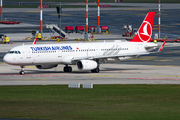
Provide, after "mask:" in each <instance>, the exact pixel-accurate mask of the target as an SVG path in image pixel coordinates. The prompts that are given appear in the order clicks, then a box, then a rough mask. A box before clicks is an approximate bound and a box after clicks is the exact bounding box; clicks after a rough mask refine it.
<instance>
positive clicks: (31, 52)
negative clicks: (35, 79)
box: [3, 12, 165, 74]
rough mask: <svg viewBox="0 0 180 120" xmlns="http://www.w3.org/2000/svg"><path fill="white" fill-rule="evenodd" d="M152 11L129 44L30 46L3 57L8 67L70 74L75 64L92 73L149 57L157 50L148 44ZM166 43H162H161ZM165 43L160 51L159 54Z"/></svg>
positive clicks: (119, 42) (100, 43)
mask: <svg viewBox="0 0 180 120" xmlns="http://www.w3.org/2000/svg"><path fill="white" fill-rule="evenodd" d="M154 16H155V12H149V13H148V14H147V16H146V17H145V19H144V21H143V23H142V25H141V26H140V28H139V30H138V32H137V34H136V36H135V37H134V38H133V39H132V40H131V41H129V42H121V41H114V42H96V43H65V44H32V45H21V46H17V47H14V48H12V49H11V50H10V51H9V52H8V53H7V54H6V55H5V56H4V58H3V60H4V62H5V63H7V64H10V65H18V66H20V67H21V71H20V74H24V73H25V72H24V66H26V65H35V66H36V67H37V68H38V69H51V68H54V67H57V66H58V64H64V65H65V67H64V72H71V71H72V67H71V66H69V65H76V66H77V68H78V69H79V70H91V72H92V73H99V71H100V70H99V64H100V63H104V62H107V61H108V60H110V61H111V60H118V61H121V60H127V59H130V58H132V57H137V56H139V55H144V54H149V53H150V51H151V50H153V49H155V48H157V47H158V45H157V44H155V43H153V42H150V39H151V35H152V29H153V22H154ZM164 44H165V42H164ZM164 44H163V45H162V47H161V48H160V49H159V51H162V48H163V47H164Z"/></svg>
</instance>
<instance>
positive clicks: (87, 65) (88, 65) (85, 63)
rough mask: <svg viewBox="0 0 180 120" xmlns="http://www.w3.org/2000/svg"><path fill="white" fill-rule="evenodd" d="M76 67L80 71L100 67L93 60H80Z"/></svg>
mask: <svg viewBox="0 0 180 120" xmlns="http://www.w3.org/2000/svg"><path fill="white" fill-rule="evenodd" d="M76 66H77V68H78V69H79V70H93V69H95V68H97V67H98V63H97V62H96V61H93V60H80V61H78V62H77V63H76Z"/></svg>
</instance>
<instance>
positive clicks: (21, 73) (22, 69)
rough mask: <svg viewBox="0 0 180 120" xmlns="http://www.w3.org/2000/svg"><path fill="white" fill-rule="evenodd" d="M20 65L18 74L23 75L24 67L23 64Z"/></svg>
mask: <svg viewBox="0 0 180 120" xmlns="http://www.w3.org/2000/svg"><path fill="white" fill-rule="evenodd" d="M20 67H21V71H20V72H19V74H20V75H24V74H25V72H24V68H25V67H24V66H20Z"/></svg>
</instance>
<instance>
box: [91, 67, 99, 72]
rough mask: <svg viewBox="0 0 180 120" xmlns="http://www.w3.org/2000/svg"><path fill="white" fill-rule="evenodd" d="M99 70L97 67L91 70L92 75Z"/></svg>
mask: <svg viewBox="0 0 180 120" xmlns="http://www.w3.org/2000/svg"><path fill="white" fill-rule="evenodd" d="M99 71H100V69H99V67H97V68H96V69H93V70H91V72H92V73H99Z"/></svg>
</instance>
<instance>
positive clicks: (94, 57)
mask: <svg viewBox="0 0 180 120" xmlns="http://www.w3.org/2000/svg"><path fill="white" fill-rule="evenodd" d="M147 54H149V53H134V54H132V53H129V54H128V53H127V54H117V55H99V56H87V57H74V58H73V59H72V60H74V61H77V60H83V59H103V58H116V57H131V56H138V55H147Z"/></svg>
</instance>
